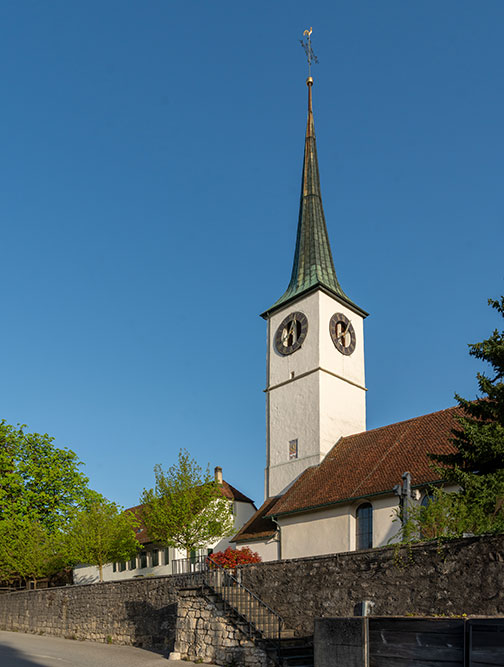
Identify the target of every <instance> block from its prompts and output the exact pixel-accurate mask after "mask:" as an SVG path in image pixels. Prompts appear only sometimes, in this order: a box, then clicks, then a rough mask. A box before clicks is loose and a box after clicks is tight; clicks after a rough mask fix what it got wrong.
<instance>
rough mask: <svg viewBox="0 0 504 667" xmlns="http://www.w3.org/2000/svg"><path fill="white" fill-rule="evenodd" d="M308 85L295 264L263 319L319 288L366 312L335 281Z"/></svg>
mask: <svg viewBox="0 0 504 667" xmlns="http://www.w3.org/2000/svg"><path fill="white" fill-rule="evenodd" d="M306 84H307V86H308V121H307V124H306V137H305V149H304V161H303V175H302V181H301V201H300V204H299V219H298V229H297V239H296V250H295V252H294V264H293V266H292V275H291V279H290V283H289V286H288V287H287V290H286V291H285V293H284V294H283V296H281V297H280V299H278V301H277V302H276V303H275V304H273V306H272V307H271V308H269V309H268V310H267V311H266V312H265V313H264V316H268V315H270V314H271V313H272V312H274V311H275V310H277V309H278V308H281V307H283V306H284V305H286V304H287V303H289V302H290V301H293V300H294V299H296V298H297V297H299V296H300V295H302V294H305V293H307V292H311V291H313V290H314V289H316V288H321V289H324V290H327V291H328V292H330V293H331V294H334V295H335V296H337V297H339V298H340V299H341V300H342V301H344V302H345V303H346V304H347V305H349V306H350V307H351V308H353V309H354V310H355V309H356V310H357V311H359V312H363V311H362V310H361V308H359V307H358V306H356V305H355V304H354V303H353V302H352V301H350V299H349V298H348V297H347V295H346V294H345V293H344V292H343V290H342V288H341V285H340V284H339V281H338V278H337V277H336V271H335V270H334V263H333V258H332V254H331V247H330V245H329V237H328V235H327V227H326V222H325V217H324V209H323V206H322V195H321V192H320V178H319V168H318V160H317V144H316V140H315V125H314V122H313V108H312V86H313V79H312V77H311V76H309V77H308V79H307V80H306Z"/></svg>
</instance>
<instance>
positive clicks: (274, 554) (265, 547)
mask: <svg viewBox="0 0 504 667" xmlns="http://www.w3.org/2000/svg"><path fill="white" fill-rule="evenodd" d="M236 546H237V548H238V549H242V548H243V547H248V548H249V549H251V550H252V551H255V552H256V553H258V554H259V556H260V557H261V560H262V561H263V563H264V562H266V561H271V560H278V559H279V542H278V539H277V537H276V536H275V537H272V538H271V539H269V540H252V541H250V542H240V543H239V544H237V545H236Z"/></svg>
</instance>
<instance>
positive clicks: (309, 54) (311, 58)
mask: <svg viewBox="0 0 504 667" xmlns="http://www.w3.org/2000/svg"><path fill="white" fill-rule="evenodd" d="M312 32H313V28H310V29H309V30H308V29H307V30H305V31H304V32H303V39H300V40H299V43H300V44H301V46H302V47H303V49H304V52H305V53H306V60H307V61H308V77H310V78H311V66H312V63H315V64H318V58H317V56H316V55H315V53H314V52H313V49H312V45H311V34H312Z"/></svg>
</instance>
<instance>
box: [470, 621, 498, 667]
mask: <svg viewBox="0 0 504 667" xmlns="http://www.w3.org/2000/svg"><path fill="white" fill-rule="evenodd" d="M467 634H468V644H469V663H468V667H496V666H497V665H498V666H500V667H504V618H487V619H485V618H471V619H469V620H468V621H467Z"/></svg>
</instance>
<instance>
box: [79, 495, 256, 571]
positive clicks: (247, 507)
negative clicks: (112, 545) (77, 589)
mask: <svg viewBox="0 0 504 667" xmlns="http://www.w3.org/2000/svg"><path fill="white" fill-rule="evenodd" d="M255 511H256V510H255V508H254V506H253V505H252V503H245V502H238V501H234V502H233V513H234V517H235V520H234V528H233V532H232V533H231V536H232V535H236V533H237V532H238V531H239V530H240V529H241V528H242V526H244V525H245V523H246V522H247V521H248V520H249V519H250V517H251V516H252V515H253V514H254V513H255ZM229 546H231V547H234V543H232V542H231V541H230V539H229V538H228V537H226V538H223V539H220V540H216V541H215V542H214V543H213V544H208V545H207V547H206V548H205V549H204V550H202V552H203V551H206V549H213V551H223V550H224V549H227V547H229ZM152 549H159V550H160V553H159V560H160V565H156V566H152V558H151V553H150V552H151V550H152ZM145 550H146V552H147V567H143V568H140V567H139V566H138V565H139V560H138V559H137V567H136V568H134V569H131V567H130V563H129V561H128V562H127V564H126V569H125V570H123V571H122V572H120V571H119V568H118V567H116V571H115V572H114V568H113V565H112V563H107V564H106V565H104V566H103V580H104V581H120V580H122V579H132V578H134V577H149V576H151V577H157V576H161V575H166V574H172V563H173V561H174V560H175V559H180V558H186V556H187V554H185V553H184V552H183V551H182V550H181V549H173V548H170V549H169V563H168V564H166V563H165V562H164V547H162V546H156V545H153V544H149V545H146V547H145ZM73 576H74V583H76V584H93V583H96V582H98V581H99V580H100V575H99V571H98V568H97V567H96V566H95V565H76V566H75V567H74V570H73Z"/></svg>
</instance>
